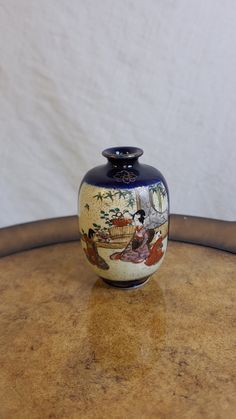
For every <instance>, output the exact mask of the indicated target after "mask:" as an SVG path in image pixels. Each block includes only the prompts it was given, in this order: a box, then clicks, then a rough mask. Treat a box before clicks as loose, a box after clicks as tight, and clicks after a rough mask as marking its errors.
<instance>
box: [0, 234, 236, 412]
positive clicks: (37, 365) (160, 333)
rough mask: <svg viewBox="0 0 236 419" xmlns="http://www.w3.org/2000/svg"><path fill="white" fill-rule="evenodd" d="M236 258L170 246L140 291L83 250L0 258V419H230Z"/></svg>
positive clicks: (58, 247)
mask: <svg viewBox="0 0 236 419" xmlns="http://www.w3.org/2000/svg"><path fill="white" fill-rule="evenodd" d="M235 273H236V268H235V255H233V254H231V253H228V252H224V251H221V250H216V249H212V248H207V247H203V246H197V245H191V244H185V243H177V242H170V243H169V247H168V250H167V255H166V258H165V260H164V262H163V264H162V266H161V268H160V269H159V271H158V272H157V273H156V274H154V275H153V276H152V277H151V279H150V281H149V282H148V283H147V284H146V285H144V286H143V287H142V288H139V289H136V290H129V291H124V290H119V289H115V288H111V287H109V286H108V285H106V284H104V283H103V282H102V281H101V280H100V279H98V278H97V277H96V275H95V274H94V273H93V272H92V271H91V270H90V269H89V268H88V265H87V263H85V260H84V256H83V255H82V250H81V245H80V243H79V242H76V241H75V242H70V243H61V244H54V245H50V246H47V247H41V248H37V249H33V250H28V251H24V252H20V253H16V254H14V255H10V256H6V257H4V258H2V259H1V260H0V289H1V300H0V310H1V317H0V340H1V344H0V363H1V374H0V399H1V403H0V417H1V418H3V419H8V418H10V419H13V418H14V419H21V418H23V419H25V418H26V419H28V418H30V419H34V418H43V419H45V418H51V419H52V418H55V419H62V418H66V419H68V418H75V419H77V418H79V419H80V418H93V419H94V418H102V419H104V418H108V419H111V418H122V419H123V418H125V419H126V418H127V419H129V418H135V419H137V418H138V419H139V418H148V419H149V418H175V419H176V418H181V419H182V418H207V419H209V418H224V419H225V418H227V419H230V418H234V417H235V411H236V401H235V384H236V383H235V375H234V374H235V347H234V338H235V327H234V326H235V300H234V296H235V288H236V281H235Z"/></svg>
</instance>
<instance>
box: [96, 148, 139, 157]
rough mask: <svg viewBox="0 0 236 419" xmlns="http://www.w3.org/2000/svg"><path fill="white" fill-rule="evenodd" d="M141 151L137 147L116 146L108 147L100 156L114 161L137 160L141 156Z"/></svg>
mask: <svg viewBox="0 0 236 419" xmlns="http://www.w3.org/2000/svg"><path fill="white" fill-rule="evenodd" d="M142 154H143V150H142V149H141V148H138V147H132V146H130V147H129V146H117V147H110V148H106V149H105V150H103V152H102V155H103V156H104V157H107V158H108V159H115V160H127V159H137V158H138V157H140V156H142Z"/></svg>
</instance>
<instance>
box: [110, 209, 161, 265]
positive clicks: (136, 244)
mask: <svg viewBox="0 0 236 419" xmlns="http://www.w3.org/2000/svg"><path fill="white" fill-rule="evenodd" d="M132 217H133V220H134V225H135V231H134V234H133V236H132V238H131V240H130V241H129V243H128V245H127V246H126V248H125V249H124V250H123V251H122V252H115V253H113V254H112V255H110V258H111V259H113V260H122V261H126V262H133V263H140V262H144V261H145V260H146V259H147V257H148V255H149V253H150V249H149V243H150V242H151V240H152V238H153V235H154V230H147V229H146V228H145V227H144V225H143V224H144V220H145V211H144V210H142V209H141V210H138V211H136V213H135V214H133V216H132Z"/></svg>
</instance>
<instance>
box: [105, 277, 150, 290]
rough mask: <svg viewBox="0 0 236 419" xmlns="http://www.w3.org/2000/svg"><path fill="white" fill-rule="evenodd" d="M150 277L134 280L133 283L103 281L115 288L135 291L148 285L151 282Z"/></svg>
mask: <svg viewBox="0 0 236 419" xmlns="http://www.w3.org/2000/svg"><path fill="white" fill-rule="evenodd" d="M149 278H150V277H149V276H145V277H144V278H140V279H133V280H131V281H112V280H111V279H106V278H102V280H103V281H104V282H105V283H106V284H108V285H111V286H112V287H115V288H122V289H126V290H127V289H134V288H139V287H141V286H142V285H144V284H146V282H148V280H149Z"/></svg>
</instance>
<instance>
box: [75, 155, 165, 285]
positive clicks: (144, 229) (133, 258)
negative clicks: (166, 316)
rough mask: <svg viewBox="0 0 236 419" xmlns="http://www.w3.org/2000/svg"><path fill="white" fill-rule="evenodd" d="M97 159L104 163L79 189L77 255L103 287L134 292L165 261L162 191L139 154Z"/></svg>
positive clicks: (160, 181)
mask: <svg viewBox="0 0 236 419" xmlns="http://www.w3.org/2000/svg"><path fill="white" fill-rule="evenodd" d="M102 154H103V155H104V156H105V157H107V159H108V161H107V163H106V164H104V165H102V166H98V167H95V168H93V169H91V170H90V171H89V172H87V173H86V175H85V176H84V178H83V180H82V182H81V185H80V188H79V205H78V212H79V229H80V234H81V242H82V247H83V252H84V255H85V257H86V259H87V261H88V263H89V265H90V266H91V268H92V269H93V270H94V271H95V273H96V274H97V275H98V276H100V277H101V278H102V279H103V280H104V281H105V282H107V283H109V284H110V285H114V286H117V287H121V288H131V287H137V286H139V285H141V284H143V283H145V282H146V281H147V279H148V278H149V277H150V275H152V274H153V273H154V272H155V271H156V270H157V269H158V268H159V267H160V265H161V263H162V261H163V259H164V256H165V252H166V248H167V240H168V219H169V193H168V187H167V184H166V181H165V179H164V177H163V175H162V174H161V173H160V172H159V171H158V170H157V169H155V168H154V167H152V166H149V165H146V164H141V163H140V162H139V160H138V158H139V157H140V156H141V155H142V154H143V151H142V150H141V149H139V148H136V147H112V148H109V149H106V150H104V151H103V153H102Z"/></svg>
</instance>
